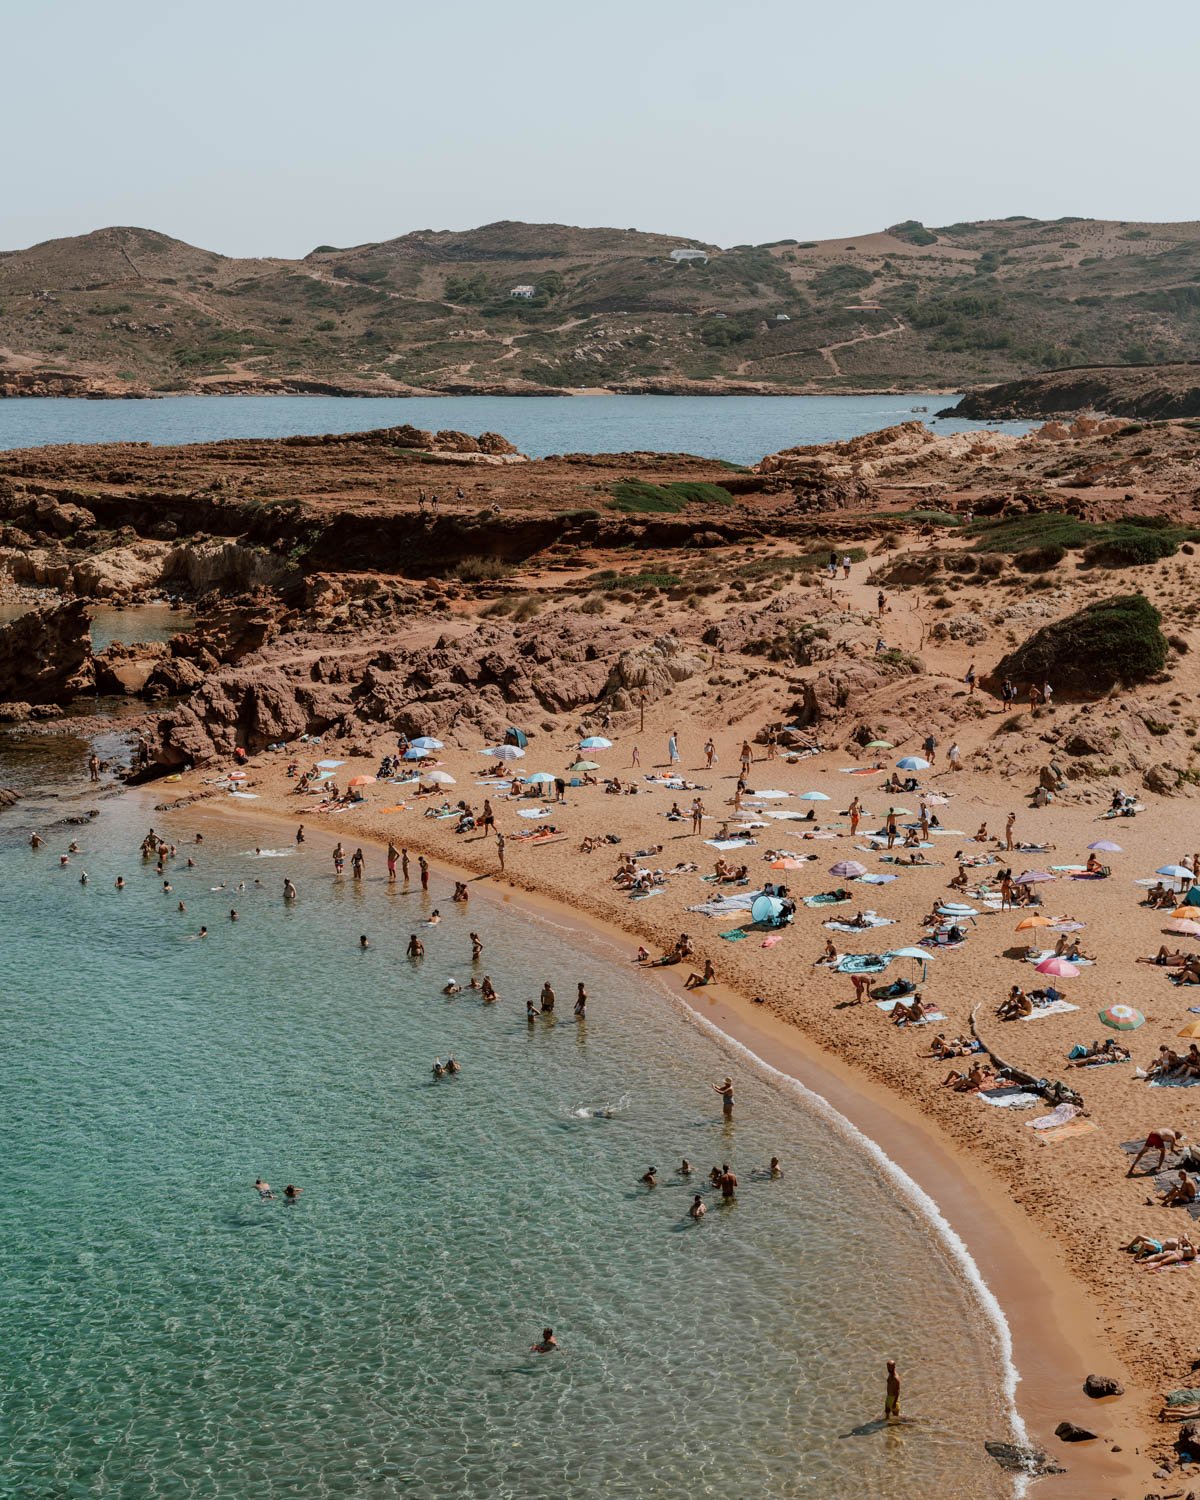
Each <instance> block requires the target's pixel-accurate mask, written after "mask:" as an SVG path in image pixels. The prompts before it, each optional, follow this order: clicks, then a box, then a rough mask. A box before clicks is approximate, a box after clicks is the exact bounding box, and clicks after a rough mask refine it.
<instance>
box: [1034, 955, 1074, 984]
mask: <svg viewBox="0 0 1200 1500" xmlns="http://www.w3.org/2000/svg"><path fill="white" fill-rule="evenodd" d="M1037 972H1038V973H1039V974H1053V975H1054V976H1055V978H1056V979H1076V978H1078V976H1079V970H1078V969H1077V968H1076V967H1075V965H1074V964H1073V963H1071V962H1070V961H1069V960H1068V959H1065V958H1044V959H1042V961H1041V963H1040V964H1038V965H1037Z"/></svg>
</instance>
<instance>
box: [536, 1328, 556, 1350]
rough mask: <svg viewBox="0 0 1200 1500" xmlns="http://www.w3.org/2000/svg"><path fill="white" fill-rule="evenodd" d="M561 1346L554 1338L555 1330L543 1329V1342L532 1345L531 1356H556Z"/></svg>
mask: <svg viewBox="0 0 1200 1500" xmlns="http://www.w3.org/2000/svg"><path fill="white" fill-rule="evenodd" d="M560 1347H561V1346H560V1345H559V1342H558V1340H557V1339H556V1338H555V1337H554V1329H553V1328H543V1329H542V1341H541V1343H540V1344H530V1346H529V1352H530V1354H554V1353H555V1352H556V1351H557V1350H558V1349H559V1348H560Z"/></svg>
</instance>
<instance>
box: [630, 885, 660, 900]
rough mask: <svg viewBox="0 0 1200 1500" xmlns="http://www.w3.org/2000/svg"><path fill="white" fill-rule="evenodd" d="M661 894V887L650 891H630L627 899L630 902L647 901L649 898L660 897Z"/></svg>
mask: <svg viewBox="0 0 1200 1500" xmlns="http://www.w3.org/2000/svg"><path fill="white" fill-rule="evenodd" d="M662 893H663V891H662V886H656V887H655V888H654V889H653V890H650V891H630V893H629V899H630V900H631V901H649V899H650V897H651V896H661V895H662Z"/></svg>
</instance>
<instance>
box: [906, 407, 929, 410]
mask: <svg viewBox="0 0 1200 1500" xmlns="http://www.w3.org/2000/svg"><path fill="white" fill-rule="evenodd" d="M928 410H929V408H928V407H927V406H910V407H909V411H928Z"/></svg>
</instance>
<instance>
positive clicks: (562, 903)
mask: <svg viewBox="0 0 1200 1500" xmlns="http://www.w3.org/2000/svg"><path fill="white" fill-rule="evenodd" d="M138 790H140V791H141V792H143V793H149V792H150V791H151V790H152V788H150V787H147V788H142V789H138ZM158 807H159V808H160V809H161V810H162V811H163V812H164V813H167V814H168V815H172V816H173V815H175V813H176V809H174V808H171V807H170V806H169V804H166V803H160V804H158ZM177 811H178V813H179V814H184V813H192V814H193V815H194V816H195V817H197V818H199V819H205V818H207V817H210V816H211V817H213V818H216V819H219V820H221V821H227V822H236V823H241V824H243V825H252V824H253V823H255V822H256V821H258V822H262V823H265V824H268V825H273V824H278V823H285V822H290V823H291V824H292V825H293V827H294V825H295V824H296V823H297V822H299V821H302V820H301V819H300V818H298V817H297V816H296V815H295V814H293V813H291V812H290V811H289V810H288V809H286V808H285V807H279V806H277V805H273V804H272V805H267V806H263V807H260V808H248V807H246V806H245V805H244V804H242V803H238V804H237V805H236V806H234V805H232V801H231V799H229V798H222V797H206V798H204V799H202V800H200V801H198V802H194V803H187V804H186V805H185V806H183V807H180V808H178V809H177ZM305 829H306V842H308V843H309V844H310V845H311V844H312V843H314V842H320V843H322V844H324V843H327V844H328V846H329V848H332V847H333V844H334V843H336V842H337V841H338V839H339V838H340V837H342V832H341V831H342V830H345V831H346V832H347V833H349V832H353V835H354V837H355V839H356V840H357V841H360V842H361V843H362V844H363V845H366V846H370V847H373V848H376V849H378V850H380V851H382V850H383V849H384V848H385V847H386V842H385V840H384V839H383V838H381V837H380V835H379V834H378V833H377V832H375V831H374V830H372V829H371V828H370V827H369V826H366V825H355V824H353V823H352V822H350V821H345V820H343V821H342V822H341V823H340V824H339V825H338V827H337V828H336V829H334V828H331V827H329V826H328V824H327V823H325V822H324V821H322V822H320V823H315V824H311V825H310V824H308V823H306V824H305ZM404 842H405V843H406V844H407V847H408V848H409V849H410V850H412V851H414V852H420V853H425V854H427V855H428V856H429V857H430V858H431V860H433V861H434V862H435V870H437V869H440V870H441V871H444V872H445V874H447V875H448V876H449V877H450V878H451V879H455V878H460V877H461V878H465V879H466V880H468V881H469V882H470V883H471V884H472V885H473V886H476V887H480V886H482V889H481V891H480V894H482V895H483V896H484V899H485V900H487V901H494V902H495V903H496V904H497V905H499V906H504V905H514V906H516V907H517V908H518V909H520V908H524V909H525V910H526V911H527V912H528V913H529V914H530V915H532V916H534V917H538V918H541V919H543V920H549V921H551V922H553V923H554V924H555V925H557V926H559V927H561V928H564V929H565V930H567V931H568V932H569V934H570V935H571V938H572V941H575V942H579V943H581V944H583V945H585V946H594V947H596V948H598V949H599V950H601V951H603V952H604V953H605V955H606V956H607V957H608V958H610V959H613V958H616V959H617V960H618V961H625V960H627V952H626V951H625V950H624V945H625V944H627V943H628V941H629V939H630V937H631V936H633V937H638V936H643V937H644V938H645V939H646V940H647V941H650V940H651V939H650V935H649V934H647V933H639V932H638V930H637V929H630V930H626V929H624V928H623V927H621V926H620V925H618V924H617V923H615V922H611V921H609V920H607V918H605V917H601V916H598V915H596V914H595V913H593V912H589V911H585V910H583V909H581V908H580V907H578V906H576V905H575V904H573V902H572V901H571V900H570V899H569V896H568V895H567V894H564V893H553V892H551V891H548V890H546V889H543V888H538V887H533V888H531V887H529V886H526V885H521V884H518V883H517V882H516V881H514V880H513V878H512V876H511V874H510V875H506V876H503V877H497V876H495V875H494V874H492V873H490V872H484V871H480V870H478V869H472V868H471V867H470V866H467V865H464V864H461V863H460V864H456V863H455V862H454V861H453V860H449V859H447V858H446V856H445V855H444V853H443V852H442V851H441V850H440V849H438V848H436V847H435V846H434V845H432V844H430V843H423V842H422V841H421V840H420V839H419V838H415V837H407V838H406V839H405V841H404ZM375 878H378V877H375ZM500 880H502V881H503V884H500V883H499V881H500ZM641 972H642V973H643V975H644V976H646V975H648V976H649V977H651V978H652V979H653V980H654V981H655V982H656V984H657V986H658V988H659V990H660V992H661V993H662V994H663V996H664V998H665V999H666V1000H667V1001H668V1003H670V1004H671V1005H672V1006H673V1007H674V1008H675V1009H677V1010H678V1011H680V1013H681V1014H682V1015H683V1016H684V1017H685V1018H686V1019H687V1020H688V1022H689V1024H695V1025H698V1026H699V1027H700V1028H701V1029H702V1030H705V1031H707V1032H708V1033H709V1034H711V1035H714V1036H715V1037H716V1038H717V1039H718V1040H719V1041H720V1042H721V1043H722V1044H723V1045H725V1046H727V1047H728V1048H729V1049H730V1050H732V1051H734V1052H735V1053H736V1052H741V1053H743V1054H745V1056H746V1058H747V1061H748V1062H749V1064H750V1065H751V1066H753V1067H755V1068H756V1069H758V1070H759V1071H760V1072H762V1073H763V1074H765V1075H766V1076H768V1077H770V1078H771V1079H772V1081H773V1082H776V1083H778V1084H779V1085H780V1086H782V1087H784V1088H786V1089H788V1090H789V1091H792V1092H795V1093H796V1094H797V1096H798V1097H799V1098H800V1099H801V1100H802V1101H803V1104H804V1107H805V1108H808V1109H811V1110H815V1111H816V1112H817V1113H818V1114H821V1115H822V1116H823V1117H824V1118H825V1120H826V1121H827V1123H828V1124H829V1126H830V1128H831V1129H833V1130H835V1131H836V1132H837V1133H838V1134H839V1135H841V1136H842V1137H843V1139H845V1140H846V1141H847V1143H848V1144H849V1145H851V1146H852V1147H854V1148H855V1149H858V1150H860V1151H865V1152H867V1154H868V1155H870V1156H873V1157H874V1158H875V1159H876V1161H877V1162H878V1163H879V1164H880V1165H881V1168H882V1170H884V1171H885V1173H886V1174H887V1175H889V1176H891V1177H892V1178H893V1180H894V1181H895V1182H896V1183H897V1186H898V1188H899V1190H900V1191H901V1193H902V1194H903V1195H904V1196H905V1197H906V1198H907V1199H908V1201H909V1202H910V1204H912V1206H913V1207H914V1209H915V1211H916V1212H918V1213H919V1214H920V1215H921V1216H922V1217H923V1218H924V1219H926V1221H927V1222H928V1223H929V1224H930V1227H931V1228H932V1230H933V1232H934V1234H935V1235H936V1236H937V1238H938V1241H939V1244H940V1247H941V1249H942V1251H943V1252H944V1253H945V1255H946V1257H947V1259H948V1260H951V1261H953V1262H954V1263H955V1270H956V1273H957V1274H959V1275H961V1276H962V1277H964V1279H965V1280H966V1281H967V1282H968V1283H969V1284H970V1286H971V1290H972V1295H973V1296H974V1297H975V1298H976V1300H977V1301H978V1303H979V1305H980V1308H981V1310H982V1311H983V1312H984V1314H985V1316H987V1317H988V1318H989V1321H990V1322H991V1323H992V1332H993V1338H994V1340H995V1342H996V1346H997V1354H998V1356H999V1357H1000V1360H1001V1376H1002V1382H1003V1387H1004V1391H1005V1395H1006V1399H1007V1401H1008V1405H1009V1409H1010V1421H1012V1422H1013V1424H1014V1426H1015V1427H1016V1428H1017V1433H1016V1435H1015V1436H1014V1435H1013V1434H1009V1435H1008V1436H1009V1437H1010V1438H1011V1439H1012V1440H1014V1441H1018V1442H1023V1441H1029V1442H1031V1443H1032V1444H1033V1446H1035V1447H1039V1448H1042V1449H1044V1450H1045V1451H1046V1452H1048V1453H1049V1454H1050V1456H1051V1457H1052V1458H1056V1459H1058V1460H1059V1461H1061V1462H1063V1466H1064V1468H1066V1470H1067V1472H1066V1473H1065V1474H1062V1475H1055V1476H1047V1477H1046V1478H1044V1479H1042V1480H1041V1481H1039V1489H1038V1491H1037V1493H1039V1494H1046V1495H1050V1496H1053V1497H1055V1500H1096V1496H1097V1495H1098V1493H1099V1489H1098V1487H1099V1486H1103V1487H1104V1490H1105V1491H1106V1493H1111V1495H1112V1496H1113V1500H1118V1497H1119V1500H1142V1496H1143V1494H1144V1486H1143V1485H1142V1483H1141V1482H1140V1481H1136V1480H1135V1475H1134V1471H1133V1468H1132V1467H1131V1464H1130V1462H1129V1461H1128V1459H1127V1458H1126V1457H1124V1456H1123V1455H1128V1456H1129V1458H1133V1457H1135V1456H1137V1455H1138V1454H1139V1452H1140V1448H1141V1446H1142V1445H1143V1443H1144V1442H1145V1440H1146V1439H1145V1433H1144V1431H1143V1429H1142V1428H1141V1427H1140V1425H1139V1423H1138V1421H1137V1417H1136V1412H1135V1410H1134V1409H1133V1407H1132V1404H1130V1405H1128V1406H1126V1407H1125V1408H1124V1409H1122V1408H1120V1407H1118V1406H1114V1404H1113V1403H1112V1402H1111V1401H1103V1402H1096V1401H1093V1400H1091V1399H1090V1398H1089V1397H1087V1396H1086V1395H1085V1394H1084V1393H1083V1389H1082V1383H1083V1378H1084V1376H1085V1375H1086V1374H1088V1373H1090V1372H1096V1373H1105V1374H1116V1375H1117V1377H1118V1378H1119V1379H1121V1380H1122V1382H1123V1383H1124V1384H1125V1385H1126V1389H1127V1391H1131V1390H1132V1389H1133V1386H1132V1381H1131V1378H1130V1376H1129V1374H1128V1372H1127V1370H1126V1369H1125V1368H1124V1365H1123V1362H1122V1361H1121V1360H1120V1359H1119V1358H1117V1357H1115V1356H1114V1355H1113V1353H1112V1351H1111V1349H1110V1348H1109V1346H1108V1344H1107V1342H1106V1340H1105V1338H1104V1336H1103V1332H1102V1330H1101V1329H1100V1327H1099V1326H1098V1324H1099V1317H1098V1313H1097V1311H1096V1309H1094V1308H1093V1307H1091V1306H1090V1304H1089V1302H1088V1299H1087V1289H1086V1287H1085V1286H1084V1285H1083V1284H1082V1283H1081V1282H1080V1280H1079V1279H1078V1278H1077V1277H1075V1276H1074V1275H1072V1273H1071V1272H1070V1270H1069V1268H1068V1267H1067V1266H1066V1264H1065V1263H1064V1258H1063V1256H1062V1253H1061V1251H1060V1249H1059V1247H1058V1246H1057V1245H1056V1244H1055V1243H1054V1242H1053V1241H1052V1240H1050V1239H1049V1237H1048V1236H1047V1235H1045V1234H1044V1232H1043V1231H1041V1230H1040V1229H1039V1228H1038V1227H1037V1226H1036V1225H1035V1224H1033V1223H1032V1222H1031V1221H1030V1219H1029V1217H1028V1216H1027V1215H1026V1214H1025V1213H1023V1212H1022V1210H1021V1208H1020V1205H1019V1204H1016V1203H1014V1202H1013V1201H1012V1200H1011V1199H1010V1198H1009V1197H1008V1195H1007V1194H1006V1192H1005V1188H1004V1184H1003V1183H1002V1182H1000V1181H999V1180H998V1179H992V1174H991V1173H990V1171H989V1170H988V1167H987V1164H986V1163H980V1162H979V1161H978V1160H977V1159H974V1158H972V1157H971V1156H970V1154H969V1153H968V1152H966V1151H964V1150H962V1149H961V1148H959V1147H958V1146H957V1145H956V1143H954V1142H953V1141H952V1140H950V1139H949V1138H948V1137H947V1136H946V1135H945V1134H944V1133H943V1132H942V1131H940V1130H939V1129H938V1127H937V1124H936V1122H935V1121H933V1120H931V1119H930V1118H928V1117H927V1116H925V1115H923V1114H922V1113H921V1112H920V1111H918V1110H916V1109H914V1108H913V1107H912V1106H911V1105H910V1104H908V1103H907V1101H905V1100H903V1099H900V1098H898V1097H896V1096H895V1094H893V1093H892V1092H891V1091H890V1090H888V1089H887V1088H886V1087H884V1086H882V1085H880V1084H878V1083H876V1082H875V1081H874V1080H872V1079H871V1078H869V1077H867V1076H866V1075H865V1074H864V1073H863V1072H862V1071H861V1070H860V1069H857V1068H855V1067H854V1066H853V1064H851V1063H849V1062H848V1061H847V1060H846V1059H844V1058H841V1057H838V1056H836V1055H834V1054H832V1053H830V1052H829V1051H828V1050H827V1049H825V1048H822V1047H821V1046H820V1045H819V1043H817V1042H816V1041H815V1040H814V1039H812V1038H810V1037H808V1036H806V1035H805V1033H804V1032H803V1031H802V1029H801V1028H800V1027H799V1026H797V1025H794V1024H792V1023H791V1022H788V1021H785V1020H783V1019H781V1018H779V1017H777V1016H774V1015H772V1014H771V1013H769V1012H767V1011H766V1010H765V1008H762V1007H757V1006H755V1005H753V1003H752V1002H751V1000H750V999H748V998H747V997H746V996H745V995H743V994H741V993H739V992H738V991H737V990H736V989H733V988H732V987H731V986H729V985H727V984H718V985H717V986H714V987H713V988H712V989H710V990H707V991H706V994H707V995H708V996H709V997H711V998H710V1003H709V1006H708V1008H707V1009H702V1008H701V1006H700V1004H699V1002H698V1000H697V996H698V995H699V993H700V992H699V991H690V992H689V991H684V990H682V987H672V986H671V985H669V984H668V983H667V982H666V979H665V975H666V973H667V972H668V971H664V970H658V969H653V970H642V971H641ZM884 1139H886V1140H887V1146H886V1147H885V1146H884V1145H883V1144H882V1142H883V1140H884ZM981 1170H982V1171H983V1172H984V1173H986V1174H987V1176H988V1179H989V1182H988V1187H987V1189H986V1190H981V1188H980V1187H979V1185H978V1182H979V1177H980V1173H981ZM1005 1366H1007V1368H1005ZM1101 1412H1103V1417H1104V1420H1103V1421H1101V1420H1100V1417H1101ZM1064 1420H1065V1421H1070V1422H1075V1423H1078V1424H1080V1425H1084V1426H1091V1427H1093V1428H1095V1427H1097V1426H1102V1427H1103V1428H1104V1431H1103V1432H1102V1434H1101V1437H1100V1439H1099V1441H1098V1442H1097V1443H1094V1444H1087V1445H1082V1446H1080V1447H1074V1448H1071V1449H1070V1450H1068V1451H1067V1452H1066V1454H1065V1455H1064V1453H1063V1451H1062V1445H1059V1444H1057V1443H1056V1442H1055V1441H1054V1440H1053V1429H1054V1426H1055V1425H1057V1423H1058V1422H1060V1421H1064ZM1022 1428H1023V1429H1024V1431H1023V1432H1022V1431H1021V1429H1022ZM1114 1445H1116V1446H1117V1447H1118V1448H1119V1449H1120V1450H1121V1453H1119V1454H1114V1453H1113V1452H1112V1448H1113V1446H1114ZM1031 1483H1032V1481H1031V1480H1030V1479H1023V1478H1021V1476H1019V1475H1018V1476H1014V1493H1015V1494H1018V1495H1019V1494H1023V1493H1026V1492H1027V1490H1028V1486H1029V1485H1030V1484H1031Z"/></svg>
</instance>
